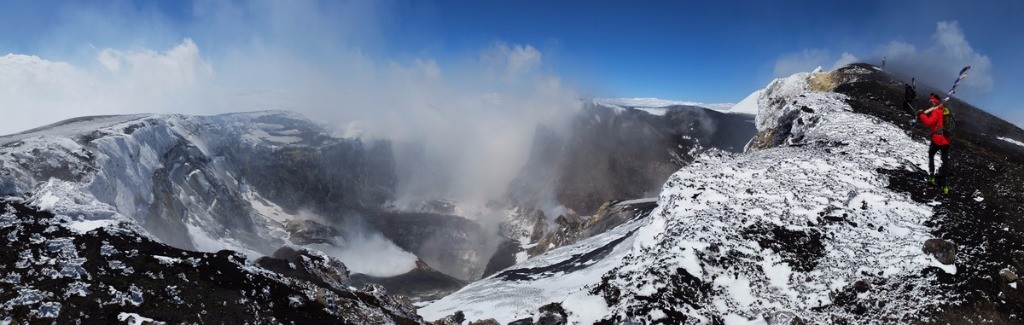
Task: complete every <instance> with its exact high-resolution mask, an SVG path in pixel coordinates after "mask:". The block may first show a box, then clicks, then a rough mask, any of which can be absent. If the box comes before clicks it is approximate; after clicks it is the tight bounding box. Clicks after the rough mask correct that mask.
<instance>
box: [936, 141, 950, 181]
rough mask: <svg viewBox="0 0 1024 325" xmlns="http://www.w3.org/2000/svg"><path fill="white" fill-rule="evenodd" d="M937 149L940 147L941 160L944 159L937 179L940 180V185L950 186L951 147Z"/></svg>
mask: <svg viewBox="0 0 1024 325" xmlns="http://www.w3.org/2000/svg"><path fill="white" fill-rule="evenodd" d="M936 147H938V151H939V158H941V159H942V165H941V166H939V174H938V176H937V177H936V178H937V179H938V182H939V185H942V186H949V168H950V167H949V165H950V164H951V163H952V162H950V161H949V145H945V146H941V147H940V146H936ZM933 154H934V152H933Z"/></svg>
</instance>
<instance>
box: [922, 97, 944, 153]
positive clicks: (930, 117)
mask: <svg viewBox="0 0 1024 325" xmlns="http://www.w3.org/2000/svg"><path fill="white" fill-rule="evenodd" d="M943 108H944V107H943V106H939V108H936V109H933V110H932V112H931V113H928V114H924V113H921V115H920V116H919V117H920V118H921V122H923V123H924V126H926V127H928V128H929V129H931V130H932V143H934V144H936V145H940V146H948V145H949V136H948V135H946V134H943V130H942V126H943V124H942V122H943V121H942V118H943V116H942V109H943Z"/></svg>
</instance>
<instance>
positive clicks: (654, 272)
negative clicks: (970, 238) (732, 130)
mask: <svg viewBox="0 0 1024 325" xmlns="http://www.w3.org/2000/svg"><path fill="white" fill-rule="evenodd" d="M818 73H821V72H814V73H801V74H797V75H793V76H791V77H788V78H783V79H777V80H775V81H773V82H772V83H771V84H769V85H768V86H767V87H766V88H765V89H763V90H759V91H758V92H755V93H754V94H753V95H752V96H751V97H753V98H751V97H748V98H747V99H745V100H744V101H743V102H741V104H738V105H736V106H737V107H739V110H747V109H749V105H756V107H757V114H758V115H757V118H756V122H757V126H758V130H759V131H762V132H767V133H774V134H777V135H779V136H780V137H783V139H781V140H782V141H781V143H782V144H783V146H779V147H772V148H766V149H761V150H755V149H753V148H752V149H750V150H749V151H748V152H746V153H743V154H728V153H724V152H720V151H709V152H708V153H705V154H704V155H702V156H701V157H700V158H699V159H698V160H697V161H696V162H694V163H693V164H691V165H688V166H686V167H684V168H682V169H681V170H679V171H678V172H676V173H675V174H674V175H672V176H671V177H670V179H669V180H668V181H667V182H666V183H665V186H664V188H663V190H662V192H661V194H660V197H659V200H658V208H657V209H655V210H654V211H653V212H652V213H651V216H650V217H647V218H643V219H638V220H634V221H632V222H629V223H626V224H623V225H621V226H619V227H618V228H616V229H614V230H613V231H610V232H608V233H606V234H602V235H600V236H595V237H592V238H589V239H587V240H584V241H581V242H579V243H578V244H576V245H572V246H568V247H563V248H560V249H556V250H553V251H551V252H548V253H546V254H544V255H541V256H538V257H536V258H534V259H531V260H528V261H526V262H525V263H521V264H518V265H516V266H513V267H512V268H510V269H507V270H505V271H503V272H500V273H498V274H496V275H495V276H492V277H491V278H488V279H485V280H482V281H479V282H476V283H473V284H471V285H469V286H467V287H465V288H463V289H462V290H460V291H458V292H456V293H454V294H452V295H450V296H447V297H445V298H443V299H440V300H438V301H435V302H433V303H431V304H429V305H427V306H425V307H423V308H421V309H420V310H419V312H420V313H421V315H423V316H424V318H425V319H427V320H433V319H438V318H440V317H443V316H445V315H449V314H452V313H454V312H455V311H458V310H461V311H463V312H464V313H465V315H466V318H467V319H469V320H476V319H486V318H492V317H493V318H495V319H496V320H498V321H499V322H502V323H506V322H510V321H514V320H518V319H522V318H533V319H534V320H535V321H536V320H537V319H538V315H537V310H538V308H539V307H541V306H543V305H546V304H548V303H551V302H560V303H561V305H562V307H563V308H564V309H565V312H566V314H567V316H568V318H569V321H570V322H571V323H592V322H594V321H596V320H612V321H615V322H623V321H630V322H641V323H650V322H655V321H663V322H669V323H679V322H685V323H720V322H724V323H726V324H745V323H766V322H769V323H777V322H781V321H783V320H786V319H793V318H795V317H799V318H800V319H802V320H804V321H809V322H812V323H818V322H823V323H828V322H832V321H838V320H843V319H846V320H855V321H856V322H864V321H865V320H864V319H863V318H857V315H858V313H862V312H863V309H864V308H870V309H872V310H878V312H877V313H873V314H875V315H884V316H883V317H885V318H881V319H874V320H871V321H874V322H879V323H891V322H901V321H906V320H907V319H916V318H913V317H915V316H917V317H920V314H921V311H922V310H924V309H926V308H928V307H929V306H935V305H940V304H942V303H943V302H944V300H943V297H942V296H939V295H937V294H936V292H935V291H933V290H932V289H931V287H930V286H929V282H930V281H931V279H932V278H933V277H934V275H933V274H934V272H931V273H928V272H922V271H924V270H925V269H927V268H931V267H936V268H937V269H938V270H941V271H940V272H948V273H955V272H956V270H957V268H956V266H955V265H944V264H942V263H940V262H938V261H937V260H936V259H935V258H934V257H932V256H931V255H927V254H925V253H924V252H923V251H922V248H921V247H922V244H923V243H924V241H925V240H927V239H929V238H931V236H930V235H929V231H930V230H931V229H930V228H928V227H926V226H924V224H925V221H926V220H928V219H929V217H930V216H931V215H932V210H933V207H932V206H929V205H925V204H921V203H917V202H914V201H913V200H911V198H910V197H909V196H908V195H906V194H903V193H897V192H894V191H892V190H889V189H887V188H886V186H887V185H888V182H887V178H886V176H885V175H884V174H883V173H881V172H880V171H882V170H919V169H920V168H926V167H927V161H926V160H925V159H926V157H925V155H924V154H923V152H926V145H925V144H924V143H921V142H917V141H914V140H912V139H911V138H910V137H909V136H907V134H906V133H905V131H904V130H901V129H899V128H897V127H895V126H893V125H891V124H889V123H886V122H884V121H881V120H879V119H877V118H875V117H871V116H867V115H861V114H856V113H853V112H852V111H851V108H850V107H849V106H848V105H847V104H846V103H845V101H844V99H845V96H844V95H841V94H837V93H828V92H815V91H812V90H811V87H810V86H809V84H808V78H810V77H812V76H814V75H816V74H818ZM853 300H857V304H851V303H850V302H851V301H853Z"/></svg>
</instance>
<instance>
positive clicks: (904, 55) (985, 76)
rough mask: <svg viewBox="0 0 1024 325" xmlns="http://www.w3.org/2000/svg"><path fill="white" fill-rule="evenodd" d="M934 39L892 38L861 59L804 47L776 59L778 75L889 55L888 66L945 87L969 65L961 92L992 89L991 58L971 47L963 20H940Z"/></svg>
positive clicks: (845, 54) (875, 61) (876, 62)
mask: <svg viewBox="0 0 1024 325" xmlns="http://www.w3.org/2000/svg"><path fill="white" fill-rule="evenodd" d="M931 40H932V42H931V43H929V44H927V45H925V46H923V47H921V48H920V49H919V48H918V46H916V45H914V44H911V43H908V42H905V41H901V40H893V41H890V42H889V43H886V44H883V45H880V46H878V49H877V50H876V51H875V53H872V54H871V57H872V58H875V59H871V60H861V59H858V58H857V57H856V56H854V55H853V54H850V53H847V52H843V53H842V54H841V55H840V56H839V57H838V58H834V57H833V56H832V53H830V51H828V50H826V49H804V50H803V51H800V52H796V53H789V54H786V55H783V56H781V57H780V58H779V59H778V60H777V61H776V62H775V68H774V72H775V76H776V77H783V76H788V75H792V74H794V73H797V72H803V71H811V70H814V69H815V68H817V67H821V68H823V69H836V68H839V67H842V66H844V65H847V64H850V63H857V62H867V63H872V64H875V65H881V58H882V57H885V58H886V63H885V69H886V70H889V71H892V72H895V73H897V74H900V75H903V76H906V77H907V78H911V77H913V78H917V80H918V81H920V82H923V83H925V84H928V85H931V86H934V87H937V88H939V89H942V88H943V87H946V86H951V84H950V83H951V82H952V81H953V79H955V78H956V76H957V73H959V71H960V68H962V67H964V66H967V65H970V66H971V67H972V68H971V74H970V75H971V77H970V79H971V80H970V81H969V82H964V83H963V85H962V86H960V88H958V89H957V91H958V93H968V94H970V93H974V94H977V93H984V92H988V91H991V90H992V88H993V85H994V84H995V81H994V79H993V78H992V60H990V59H989V57H988V56H986V55H984V54H982V53H979V52H977V51H976V50H974V48H973V47H971V45H970V43H969V42H968V41H967V37H966V36H964V32H963V30H962V29H961V28H960V24H959V23H957V22H956V21H940V22H938V23H937V24H936V28H935V34H933V35H932V37H931Z"/></svg>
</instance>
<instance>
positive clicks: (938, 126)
mask: <svg viewBox="0 0 1024 325" xmlns="http://www.w3.org/2000/svg"><path fill="white" fill-rule="evenodd" d="M928 100H929V101H930V102H931V103H932V107H931V108H929V109H927V110H924V111H918V117H919V118H920V119H921V123H923V124H924V126H925V127H928V128H929V129H931V130H932V143H931V145H930V146H928V176H929V178H928V181H929V182H930V183H932V185H939V186H941V187H942V193H943V194H949V184H948V183H947V179H946V178H947V176H948V175H949V174H948V172H949V164H950V161H949V144H950V138H949V134H947V133H948V132H946V129H945V125H944V124H943V122H944V121H943V120H944V114H945V109H946V108H945V105H944V104H943V103H942V100H941V99H939V96H938V95H936V94H934V93H933V94H931V95H929V96H928ZM936 152H938V153H939V157H940V158H941V159H942V166H939V172H938V174H936V173H935V153H936Z"/></svg>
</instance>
